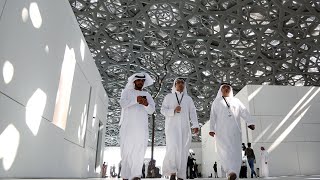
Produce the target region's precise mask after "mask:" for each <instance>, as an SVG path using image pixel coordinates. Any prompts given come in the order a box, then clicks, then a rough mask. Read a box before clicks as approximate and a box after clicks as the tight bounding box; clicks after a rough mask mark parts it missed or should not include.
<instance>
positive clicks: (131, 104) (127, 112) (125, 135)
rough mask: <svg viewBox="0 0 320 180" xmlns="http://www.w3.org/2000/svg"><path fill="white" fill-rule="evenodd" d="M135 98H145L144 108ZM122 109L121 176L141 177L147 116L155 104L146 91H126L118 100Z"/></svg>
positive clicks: (129, 177)
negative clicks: (146, 102) (145, 104)
mask: <svg viewBox="0 0 320 180" xmlns="http://www.w3.org/2000/svg"><path fill="white" fill-rule="evenodd" d="M137 96H146V97H147V100H148V103H149V105H148V106H147V107H146V106H144V105H141V104H139V103H138V102H137ZM120 105H121V107H122V111H123V112H122V114H121V116H122V117H121V121H120V123H121V124H120V125H121V127H120V149H121V163H122V165H121V175H122V178H123V179H132V178H134V177H141V174H142V166H143V162H144V156H145V152H146V150H147V146H148V138H149V128H148V114H152V113H153V112H154V110H155V103H154V100H153V99H152V97H151V95H150V94H149V93H148V92H146V91H138V90H135V89H126V90H124V91H123V92H122V94H121V98H120Z"/></svg>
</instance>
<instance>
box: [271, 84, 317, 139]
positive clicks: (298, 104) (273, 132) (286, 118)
mask: <svg viewBox="0 0 320 180" xmlns="http://www.w3.org/2000/svg"><path fill="white" fill-rule="evenodd" d="M313 89H314V87H312V88H311V89H310V90H309V91H308V92H307V93H306V94H305V95H304V96H303V97H302V98H301V99H300V101H299V102H298V103H297V104H296V105H295V106H294V107H293V108H292V109H291V111H290V112H289V113H288V114H287V115H286V117H285V118H284V119H283V120H282V121H281V122H280V124H279V125H278V126H277V127H276V128H275V129H274V130H273V131H272V133H271V134H270V135H269V136H268V138H267V140H269V139H270V138H271V137H272V136H273V135H274V134H275V133H276V132H277V131H278V130H279V129H280V128H281V127H282V126H283V124H284V123H285V122H286V121H287V120H288V119H289V118H290V117H291V116H292V114H293V113H294V112H295V111H296V110H297V108H298V107H299V106H300V105H301V104H302V102H303V101H304V100H305V99H306V98H307V97H308V96H309V94H310V93H311V92H312V90H313Z"/></svg>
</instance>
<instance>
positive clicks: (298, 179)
mask: <svg viewBox="0 0 320 180" xmlns="http://www.w3.org/2000/svg"><path fill="white" fill-rule="evenodd" d="M90 179H92V180H122V179H118V178H90ZM90 179H88V180H90ZM222 179H223V180H225V179H226V178H197V179H194V180H222ZM257 179H259V180H262V179H279V180H280V179H281V180H320V175H313V176H280V177H269V178H252V179H251V178H248V180H257ZM1 180H18V179H1ZM23 180H61V179H23ZM64 180H82V179H64ZM143 180H166V179H165V178H162V179H143ZM244 180H245V179H244Z"/></svg>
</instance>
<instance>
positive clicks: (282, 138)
mask: <svg viewBox="0 0 320 180" xmlns="http://www.w3.org/2000/svg"><path fill="white" fill-rule="evenodd" d="M309 108H310V106H309V107H308V108H306V109H305V110H304V111H303V112H302V113H301V114H300V116H298V117H297V118H296V119H295V120H294V121H293V122H292V123H291V124H290V126H289V127H288V128H287V129H286V130H285V131H284V132H283V133H282V134H281V135H280V136H279V137H278V138H277V139H276V140H275V141H274V142H273V144H272V145H271V146H270V148H269V149H268V152H269V153H270V152H272V151H273V150H274V149H275V148H276V147H277V146H278V145H279V144H280V143H281V142H282V141H283V140H284V139H285V138H286V137H287V136H288V134H289V133H290V132H291V131H292V130H293V129H294V128H295V127H296V125H297V124H298V123H299V122H300V120H301V119H302V117H303V116H304V115H305V114H306V112H307V111H308V110H309Z"/></svg>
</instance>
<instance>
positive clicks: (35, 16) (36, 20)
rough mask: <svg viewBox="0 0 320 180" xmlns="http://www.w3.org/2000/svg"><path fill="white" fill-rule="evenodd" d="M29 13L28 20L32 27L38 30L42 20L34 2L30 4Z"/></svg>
mask: <svg viewBox="0 0 320 180" xmlns="http://www.w3.org/2000/svg"><path fill="white" fill-rule="evenodd" d="M29 12H30V19H31V22H32V25H33V27H35V28H37V29H39V28H40V27H41V25H42V18H41V13H40V10H39V7H38V4H37V3H35V2H32V3H31V4H30V7H29Z"/></svg>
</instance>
